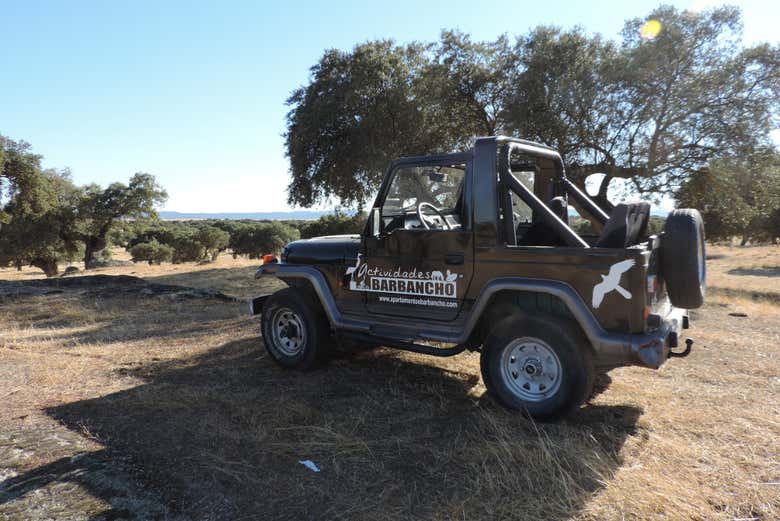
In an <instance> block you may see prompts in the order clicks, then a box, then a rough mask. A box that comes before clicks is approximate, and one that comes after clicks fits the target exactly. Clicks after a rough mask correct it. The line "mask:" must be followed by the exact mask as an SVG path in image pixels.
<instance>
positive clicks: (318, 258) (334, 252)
mask: <svg viewBox="0 0 780 521" xmlns="http://www.w3.org/2000/svg"><path fill="white" fill-rule="evenodd" d="M359 248H360V235H326V236H324V237H312V238H311V239H302V240H300V241H294V242H291V243H289V244H288V245H287V246H285V247H284V248H282V262H289V263H290V264H344V263H345V262H346V261H347V260H354V259H355V258H356V257H357V253H358V249H359Z"/></svg>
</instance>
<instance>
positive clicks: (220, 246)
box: [195, 224, 230, 261]
mask: <svg viewBox="0 0 780 521" xmlns="http://www.w3.org/2000/svg"><path fill="white" fill-rule="evenodd" d="M195 240H197V241H198V242H199V243H200V244H201V246H202V247H203V255H204V257H208V258H211V260H212V261H214V260H217V256H218V255H219V254H220V253H221V252H223V251H225V249H226V248H227V247H228V244H229V243H230V234H229V233H228V232H226V231H223V230H220V229H219V228H217V227H215V226H210V225H208V224H206V225H202V226H200V227H199V228H198V232H197V233H196V234H195ZM201 260H202V259H201Z"/></svg>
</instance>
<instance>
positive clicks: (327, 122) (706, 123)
mask: <svg viewBox="0 0 780 521" xmlns="http://www.w3.org/2000/svg"><path fill="white" fill-rule="evenodd" d="M650 20H652V21H653V24H654V26H653V27H655V28H660V31H647V30H645V28H646V24H647V23H648V21H650ZM741 31H742V26H741V15H740V12H739V10H738V9H736V8H733V7H721V8H715V9H710V10H708V11H703V12H700V13H693V12H690V11H680V10H677V9H675V8H673V7H668V6H662V7H659V8H657V9H655V10H654V11H652V12H651V13H649V14H648V16H646V17H642V18H636V19H632V20H628V21H627V22H626V23H625V26H624V29H623V32H622V37H621V39H620V41H610V40H607V39H604V38H603V37H601V36H599V35H589V34H588V33H586V32H585V31H583V30H582V29H579V28H575V29H571V30H562V29H559V28H555V27H537V28H535V29H533V30H531V31H529V32H528V33H527V34H524V35H518V36H516V37H515V38H514V40H512V39H511V38H509V37H507V36H502V37H500V38H498V39H496V40H495V41H490V42H474V41H472V40H471V38H470V37H469V36H468V35H466V34H463V33H460V32H457V31H444V32H443V33H442V35H441V38H440V40H439V41H438V42H435V43H430V44H421V43H413V44H409V45H397V44H394V43H393V42H392V41H387V40H382V41H374V42H367V43H364V44H360V45H357V46H355V47H354V48H353V49H352V50H351V51H348V52H345V51H339V50H333V49H331V50H328V51H326V52H325V53H324V55H323V56H322V58H321V59H320V60H319V62H318V63H316V64H315V65H314V66H313V67H312V68H311V78H310V81H309V83H308V84H307V85H304V86H302V87H300V88H299V89H297V90H295V91H294V92H293V93H292V95H291V96H290V98H289V99H288V101H287V103H288V105H289V106H290V111H289V113H288V115H287V131H286V134H285V139H286V152H287V156H288V157H289V159H290V173H291V181H290V184H289V186H288V200H289V202H290V203H291V204H296V205H301V206H312V205H314V204H317V203H322V202H325V201H328V200H331V199H337V200H338V201H340V202H341V203H343V204H346V205H356V206H358V207H360V206H362V205H363V204H365V203H366V202H368V198H369V197H371V195H372V194H373V193H374V192H375V190H376V188H377V186H378V183H379V181H380V180H381V178H382V176H383V173H384V171H385V169H386V168H387V166H388V164H389V163H390V161H392V160H393V159H395V158H397V157H399V156H403V155H407V156H408V155H417V154H430V153H441V152H450V151H454V150H457V149H462V148H465V147H467V146H468V145H469V143H470V142H471V141H473V139H474V138H475V137H477V136H480V135H490V134H509V135H516V136H520V137H524V138H529V139H534V140H538V141H541V142H543V143H546V144H548V145H550V146H553V147H555V148H557V149H558V150H559V151H560V152H561V154H562V155H563V157H564V160H565V162H566V164H567V168H568V171H569V175H570V176H571V177H572V178H573V179H574V180H575V182H578V183H579V184H583V183H584V179H585V177H586V176H587V175H589V174H592V173H604V174H606V176H605V177H604V179H603V181H602V187H601V190H600V192H599V198H600V199H601V202H606V192H607V186H608V184H609V182H610V180H611V179H612V178H614V177H625V178H629V179H630V180H631V182H632V184H633V187H634V189H635V190H636V191H637V192H641V193H652V194H662V193H663V194H673V193H674V192H675V191H676V190H677V189H678V188H679V186H680V185H681V184H682V183H683V182H684V181H686V180H687V179H688V178H689V177H690V176H691V175H692V174H693V173H695V172H697V171H699V170H700V169H701V168H703V167H705V166H706V165H707V164H708V163H709V162H710V161H715V160H718V159H720V158H727V157H735V156H739V155H745V154H749V153H752V151H755V150H756V149H759V148H766V147H768V146H770V145H771V138H770V132H771V130H772V129H774V128H777V123H778V119H777V118H778V103H779V102H778V100H780V97H779V95H780V47H778V46H771V45H768V44H760V45H755V46H752V47H745V46H743V45H742V43H741Z"/></svg>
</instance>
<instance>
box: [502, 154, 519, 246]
mask: <svg viewBox="0 0 780 521" xmlns="http://www.w3.org/2000/svg"><path fill="white" fill-rule="evenodd" d="M509 154H510V152H509V151H508V150H507V151H506V153H505V154H499V157H498V183H499V187H500V188H501V192H500V193H499V194H498V197H499V204H500V208H501V213H502V214H503V215H504V222H503V226H504V241H506V243H507V244H510V245H512V246H515V245H516V244H517V229H516V228H515V218H514V210H513V209H512V194H510V193H509V181H508V180H507V179H506V178H507V177H511V176H512V174H511V172H510V166H509Z"/></svg>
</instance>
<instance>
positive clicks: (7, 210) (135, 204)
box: [0, 136, 166, 275]
mask: <svg viewBox="0 0 780 521" xmlns="http://www.w3.org/2000/svg"><path fill="white" fill-rule="evenodd" d="M165 198H166V194H165V191H164V190H163V189H162V188H161V187H160V186H159V185H158V184H157V183H156V181H155V180H154V177H153V176H151V175H149V174H135V175H134V176H133V177H132V178H131V179H130V182H129V184H127V185H125V184H123V183H113V184H111V185H110V186H109V187H107V188H105V189H103V188H101V187H99V186H97V185H89V186H85V187H77V186H75V185H74V184H73V183H72V182H71V180H70V175H69V172H68V171H67V170H62V171H59V170H54V169H43V168H42V166H41V156H39V155H36V154H33V153H32V151H31V146H30V145H29V144H28V143H25V142H21V141H19V142H17V141H13V140H11V139H9V138H6V137H3V136H0V265H6V266H7V265H13V266H16V267H19V268H20V267H22V266H24V265H31V266H36V267H38V268H40V269H42V270H43V271H44V273H46V274H47V275H55V274H56V273H57V263H58V262H62V261H70V260H74V259H75V256H76V255H78V254H79V253H81V252H83V255H84V261H85V265H87V267H89V264H90V262H91V261H92V259H93V257H94V254H95V252H97V251H100V250H102V249H103V248H105V246H106V237H107V235H108V233H109V232H110V231H111V230H112V228H113V227H114V226H115V225H116V223H117V222H118V221H119V220H120V219H136V220H138V219H144V218H153V217H155V216H156V213H155V206H156V205H158V204H160V203H161V202H162V201H164V200H165Z"/></svg>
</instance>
